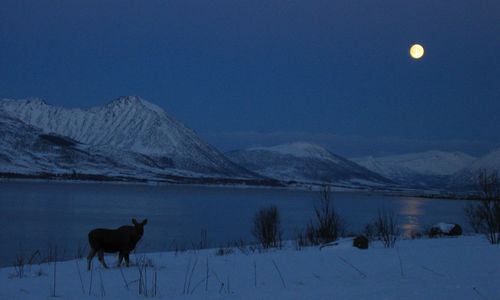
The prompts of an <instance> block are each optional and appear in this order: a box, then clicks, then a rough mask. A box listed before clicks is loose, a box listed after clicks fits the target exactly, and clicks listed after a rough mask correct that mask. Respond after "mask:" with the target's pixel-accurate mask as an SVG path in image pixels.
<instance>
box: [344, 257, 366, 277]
mask: <svg viewBox="0 0 500 300" xmlns="http://www.w3.org/2000/svg"><path fill="white" fill-rule="evenodd" d="M338 258H339V259H341V260H342V261H343V262H344V263H345V264H346V265H348V266H350V267H351V268H353V269H354V270H356V271H357V272H358V273H359V275H361V277H363V278H367V277H368V276H366V274H365V273H363V272H361V270H360V269H358V268H356V267H355V266H354V265H353V264H351V263H350V262H348V261H347V260H346V259H345V258H342V257H341V256H338Z"/></svg>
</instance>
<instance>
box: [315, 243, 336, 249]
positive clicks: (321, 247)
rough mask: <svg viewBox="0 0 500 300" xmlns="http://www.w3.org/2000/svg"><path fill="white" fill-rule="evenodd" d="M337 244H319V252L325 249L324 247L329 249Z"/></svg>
mask: <svg viewBox="0 0 500 300" xmlns="http://www.w3.org/2000/svg"><path fill="white" fill-rule="evenodd" d="M338 244H339V243H338V242H330V243H326V244H321V246H319V250H320V251H321V249H323V248H325V247H331V246H338Z"/></svg>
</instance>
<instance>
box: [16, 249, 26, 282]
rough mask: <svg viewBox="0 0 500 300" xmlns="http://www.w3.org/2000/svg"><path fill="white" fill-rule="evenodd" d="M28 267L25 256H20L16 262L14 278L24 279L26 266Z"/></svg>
mask: <svg viewBox="0 0 500 300" xmlns="http://www.w3.org/2000/svg"><path fill="white" fill-rule="evenodd" d="M25 265H26V260H25V258H24V255H22V254H18V255H17V256H16V260H14V277H19V278H23V277H24V266H25Z"/></svg>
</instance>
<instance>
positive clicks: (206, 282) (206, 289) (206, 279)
mask: <svg viewBox="0 0 500 300" xmlns="http://www.w3.org/2000/svg"><path fill="white" fill-rule="evenodd" d="M207 291H208V256H207V275H206V276H205V292H207Z"/></svg>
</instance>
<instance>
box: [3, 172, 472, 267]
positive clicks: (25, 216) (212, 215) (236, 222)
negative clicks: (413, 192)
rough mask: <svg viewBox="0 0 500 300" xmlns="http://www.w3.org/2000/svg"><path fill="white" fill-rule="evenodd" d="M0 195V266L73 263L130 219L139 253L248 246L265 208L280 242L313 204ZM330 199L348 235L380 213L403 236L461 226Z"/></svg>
mask: <svg viewBox="0 0 500 300" xmlns="http://www.w3.org/2000/svg"><path fill="white" fill-rule="evenodd" d="M0 191H1V193H0V208H1V210H0V220H2V226H0V239H1V240H2V247H0V266H6V265H12V264H13V262H14V260H15V259H16V256H18V255H20V254H22V255H24V256H25V257H28V258H29V256H31V254H33V253H34V252H35V251H36V250H39V251H40V252H41V256H42V258H43V257H44V256H46V255H47V252H48V251H49V249H52V251H54V250H55V248H57V253H58V258H59V259H72V258H74V257H75V256H76V254H77V252H78V251H77V249H78V248H80V249H83V250H84V255H86V253H87V251H88V245H87V244H88V242H87V233H88V232H89V231H90V230H91V229H93V228H116V227H119V226H121V225H126V224H129V225H131V224H132V223H131V219H132V218H134V217H135V218H136V219H138V220H142V219H143V218H148V220H149V222H148V224H147V225H146V226H145V234H144V237H143V238H142V241H141V242H140V243H139V245H138V247H137V250H138V252H153V251H165V250H174V249H176V248H177V249H183V248H193V247H196V246H197V245H199V244H200V242H202V241H205V240H206V241H207V242H208V245H209V246H212V247H217V246H220V245H226V244H228V243H232V242H235V241H237V240H240V239H243V240H244V241H247V242H251V241H253V238H252V235H251V226H252V219H253V215H254V213H255V212H256V211H257V210H258V209H259V208H261V207H265V206H268V205H270V204H275V205H276V206H278V208H279V210H280V213H281V220H282V227H283V236H284V238H285V239H287V238H293V237H294V236H295V234H296V233H297V231H298V230H299V229H302V228H304V227H305V226H306V224H307V223H308V222H309V221H310V220H311V219H312V218H313V217H314V205H315V204H316V203H317V200H318V193H317V192H314V191H303V190H289V189H276V188H273V189H270V188H230V187H203V186H182V185H161V186H155V185H133V184H109V183H106V184H101V183H66V182H36V181H34V182H26V181H3V182H0ZM333 197H334V206H335V209H336V210H337V212H338V213H339V214H340V215H341V216H342V217H343V218H344V219H345V220H346V221H347V224H348V231H349V232H354V233H356V232H360V231H361V230H362V228H363V226H364V224H366V223H368V222H370V221H372V220H373V218H374V217H375V216H376V215H377V213H378V211H379V210H384V209H385V210H392V211H394V212H395V213H396V214H397V215H398V221H399V223H400V224H401V229H402V231H403V232H409V231H411V230H417V231H418V230H423V229H424V228H425V227H427V226H429V225H431V224H433V223H437V222H441V221H444V222H454V223H459V224H461V225H463V226H464V225H466V224H465V223H466V222H465V216H464V213H463V208H464V206H465V203H464V201H458V200H441V199H423V198H413V197H396V196H384V195H382V194H374V193H355V192H335V191H334V192H333ZM464 227H466V228H467V226H464ZM203 232H206V238H205V237H204V234H203ZM37 260H38V258H37V259H36V260H35V261H37Z"/></svg>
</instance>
